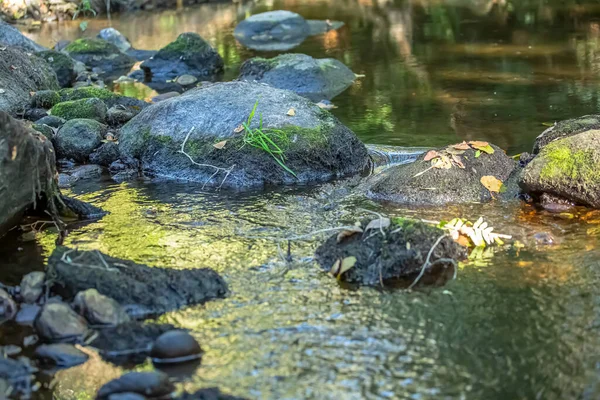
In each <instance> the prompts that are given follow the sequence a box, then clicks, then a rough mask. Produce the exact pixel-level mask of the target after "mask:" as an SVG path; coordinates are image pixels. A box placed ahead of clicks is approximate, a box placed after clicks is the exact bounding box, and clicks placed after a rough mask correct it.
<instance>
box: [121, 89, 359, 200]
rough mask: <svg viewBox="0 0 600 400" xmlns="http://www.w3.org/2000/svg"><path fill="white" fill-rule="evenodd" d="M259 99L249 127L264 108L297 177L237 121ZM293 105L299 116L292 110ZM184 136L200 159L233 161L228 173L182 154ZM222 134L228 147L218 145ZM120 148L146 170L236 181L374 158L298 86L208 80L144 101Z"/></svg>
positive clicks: (331, 170) (319, 174) (265, 120)
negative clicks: (161, 98)
mask: <svg viewBox="0 0 600 400" xmlns="http://www.w3.org/2000/svg"><path fill="white" fill-rule="evenodd" d="M257 100H258V106H257V109H256V114H255V117H254V118H253V119H252V121H251V124H250V128H251V129H252V130H253V131H256V129H257V128H260V120H261V115H262V132H263V134H264V135H265V136H266V137H267V138H268V139H271V140H273V141H274V142H275V143H276V144H277V145H278V146H279V147H280V148H281V150H282V151H283V153H284V157H285V165H286V166H287V167H289V168H290V169H291V170H292V171H293V172H294V173H295V174H296V175H297V176H294V175H292V174H291V173H289V172H287V171H286V170H285V169H284V168H282V167H281V166H280V165H279V164H278V163H277V162H276V161H275V159H274V158H273V156H272V155H271V154H269V153H267V152H266V151H264V150H263V149H260V148H257V147H253V146H252V145H251V144H249V143H248V142H247V141H245V140H244V139H245V138H248V136H247V135H248V133H247V132H245V131H242V130H240V128H239V127H240V125H241V124H242V122H245V121H247V119H248V116H249V114H250V113H251V112H252V109H253V107H254V105H255V104H256V102H257ZM290 108H294V109H295V116H289V115H287V112H288V110H289V109H290ZM188 134H189V136H188ZM186 137H187V138H188V140H187V142H186V144H185V148H184V151H185V152H186V153H187V154H188V155H190V156H191V157H192V158H193V159H194V161H195V162H196V163H201V164H210V165H214V166H216V167H219V168H223V169H227V168H229V167H232V166H233V165H235V167H234V168H233V169H232V170H231V174H230V175H229V176H228V177H227V179H225V180H224V181H223V179H224V177H225V176H224V175H225V172H224V171H222V170H220V171H218V173H217V174H214V173H215V172H216V170H215V169H214V168H211V167H201V166H198V165H195V164H194V163H192V162H191V161H190V160H189V158H187V157H186V156H185V155H184V154H182V153H180V150H181V145H182V143H183V141H184V140H185V139H186ZM262 139H263V140H265V141H266V140H267V139H265V137H262ZM223 140H226V141H227V143H226V144H225V146H224V147H223V148H220V149H219V148H216V147H215V146H214V144H215V143H218V142H220V141H223ZM119 149H120V152H121V154H122V155H123V156H126V157H133V158H137V159H139V160H140V161H141V163H142V167H143V169H144V170H145V171H146V173H148V174H151V175H156V176H161V177H167V178H172V179H184V180H189V181H195V182H200V183H205V182H206V183H207V184H208V185H212V186H219V185H220V184H221V183H222V182H223V185H224V186H226V187H235V188H248V187H256V186H262V185H265V184H295V183H306V182H315V181H325V180H329V179H332V178H335V177H342V176H348V175H353V174H357V173H359V172H361V171H363V170H364V168H365V167H366V165H367V162H368V155H367V151H366V148H365V146H364V145H363V144H362V143H361V142H360V141H359V140H358V138H357V137H356V136H355V135H354V133H352V131H350V130H349V129H348V128H346V127H345V126H344V125H342V124H341V123H340V122H339V121H338V120H337V119H336V118H335V117H334V116H333V115H331V114H330V113H328V112H326V111H323V110H321V109H320V108H319V107H317V106H316V105H315V104H313V103H312V102H310V101H309V100H307V99H305V98H303V97H300V96H298V95H297V94H295V93H293V92H290V91H286V90H280V89H275V88H271V87H269V86H267V85H261V84H256V83H248V82H239V81H236V82H228V83H219V84H213V85H207V86H205V87H202V88H198V89H194V90H191V91H189V92H187V93H185V94H184V95H182V96H179V97H175V98H172V99H169V100H165V101H162V102H160V103H157V104H155V105H153V106H151V107H148V108H146V109H145V110H144V111H142V112H141V113H140V114H139V115H138V116H136V117H134V118H133V119H132V120H131V121H130V122H128V123H127V124H126V125H125V126H124V127H123V128H122V130H121V134H120V138H119Z"/></svg>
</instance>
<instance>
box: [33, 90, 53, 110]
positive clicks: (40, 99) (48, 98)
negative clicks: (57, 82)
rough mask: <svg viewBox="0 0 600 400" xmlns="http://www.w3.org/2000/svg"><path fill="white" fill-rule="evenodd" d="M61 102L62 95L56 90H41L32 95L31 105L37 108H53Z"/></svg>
mask: <svg viewBox="0 0 600 400" xmlns="http://www.w3.org/2000/svg"><path fill="white" fill-rule="evenodd" d="M58 103H60V95H59V94H58V93H57V92H55V91H54V90H40V91H37V92H35V93H34V94H33V96H32V97H31V105H32V106H33V107H36V108H52V107H53V106H54V105H55V104H58Z"/></svg>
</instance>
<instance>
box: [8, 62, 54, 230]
mask: <svg viewBox="0 0 600 400" xmlns="http://www.w3.org/2000/svg"><path fill="white" fill-rule="evenodd" d="M1 62H2V61H1V60H0V63H1ZM0 96H1V95H0ZM55 165H56V159H55V155H54V150H53V148H52V144H51V143H50V141H49V140H47V139H46V137H45V136H43V135H42V134H40V133H38V132H36V131H35V130H33V129H30V128H27V127H26V126H25V125H23V124H22V123H21V122H19V121H16V120H14V119H12V118H11V117H10V116H9V115H8V114H6V113H4V112H2V111H0V198H1V199H2V201H0V236H2V235H3V234H4V233H6V231H7V230H8V229H10V228H12V227H13V226H14V225H15V224H16V223H17V222H18V221H19V219H20V218H21V216H22V215H23V213H24V212H25V210H27V209H28V208H30V207H32V206H33V207H35V206H38V207H40V208H41V209H43V208H46V209H48V210H49V211H50V212H54V213H55V211H56V209H55V202H54V201H55V199H56V196H57V195H58V194H59V193H58V183H57V181H56V178H55V174H56V169H55V168H56V167H55ZM44 199H46V200H45V201H44Z"/></svg>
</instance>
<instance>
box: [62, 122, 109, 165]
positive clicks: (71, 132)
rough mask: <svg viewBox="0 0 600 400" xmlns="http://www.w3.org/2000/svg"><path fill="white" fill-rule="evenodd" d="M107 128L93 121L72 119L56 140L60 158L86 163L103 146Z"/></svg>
mask: <svg viewBox="0 0 600 400" xmlns="http://www.w3.org/2000/svg"><path fill="white" fill-rule="evenodd" d="M106 129H107V128H106V126H105V125H102V124H101V123H99V122H98V121H95V120H93V119H72V120H70V121H68V122H67V123H66V124H64V125H63V127H62V128H60V130H59V131H58V133H57V134H56V136H55V138H54V146H55V147H56V153H57V155H58V157H59V158H66V159H72V160H74V161H77V162H86V161H87V160H88V159H89V156H90V154H92V152H93V151H94V150H95V149H96V148H98V147H99V146H100V145H101V144H102V139H103V137H104V134H105V133H106Z"/></svg>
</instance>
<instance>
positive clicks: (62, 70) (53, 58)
mask: <svg viewBox="0 0 600 400" xmlns="http://www.w3.org/2000/svg"><path fill="white" fill-rule="evenodd" d="M37 55H38V56H39V57H41V58H43V59H44V60H45V61H46V62H47V63H48V64H49V65H50V67H52V69H53V70H54V72H55V73H56V77H57V79H58V84H59V85H60V87H63V88H66V87H70V86H71V85H72V84H73V82H75V78H76V77H77V71H76V65H75V60H73V59H72V58H71V57H69V56H68V55H66V54H63V53H60V52H58V51H55V50H48V51H42V52H40V53H38V54H37Z"/></svg>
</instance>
